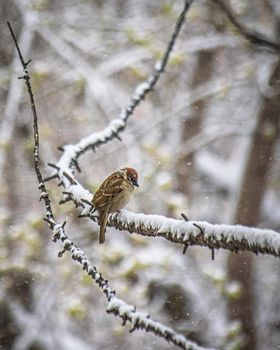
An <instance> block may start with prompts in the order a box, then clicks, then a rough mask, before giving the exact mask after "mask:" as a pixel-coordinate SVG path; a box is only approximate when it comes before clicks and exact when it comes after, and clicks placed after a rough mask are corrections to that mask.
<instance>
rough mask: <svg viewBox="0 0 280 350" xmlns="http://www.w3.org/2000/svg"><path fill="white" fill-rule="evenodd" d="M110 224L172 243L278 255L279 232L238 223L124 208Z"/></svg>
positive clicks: (279, 255)
mask: <svg viewBox="0 0 280 350" xmlns="http://www.w3.org/2000/svg"><path fill="white" fill-rule="evenodd" d="M109 225H110V226H114V227H115V228H117V229H118V230H126V231H129V232H130V233H136V234H140V235H143V236H150V237H163V238H165V239H167V240H168V241H170V242H172V243H179V244H183V245H188V246H191V245H197V246H203V247H209V248H214V249H219V248H223V249H227V250H231V251H235V252H238V251H250V252H253V253H255V254H269V255H273V256H276V257H280V234H279V233H278V232H276V231H272V230H263V229H258V228H254V227H252V228H251V227H246V226H241V225H224V224H222V225H213V224H210V223H208V222H205V221H195V222H194V221H189V222H186V221H184V220H175V219H172V218H166V217H165V216H160V215H145V214H134V213H131V212H129V211H126V210H122V211H121V212H120V213H116V214H113V215H111V216H110V217H109Z"/></svg>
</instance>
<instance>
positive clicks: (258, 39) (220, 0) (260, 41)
mask: <svg viewBox="0 0 280 350" xmlns="http://www.w3.org/2000/svg"><path fill="white" fill-rule="evenodd" d="M212 1H213V2H214V3H215V4H217V5H218V6H219V7H220V9H221V10H222V11H223V13H224V14H225V15H226V16H227V18H228V19H229V21H230V22H231V24H232V25H233V26H234V27H235V28H236V29H237V30H238V31H239V33H240V34H241V35H242V36H244V38H246V39H247V40H248V41H249V42H250V43H251V44H253V45H257V46H261V47H264V48H266V49H269V50H271V51H273V52H275V51H276V52H279V51H280V43H277V42H274V41H272V40H270V39H268V38H266V37H265V36H264V35H263V34H261V33H257V32H253V31H250V30H249V29H247V28H246V27H245V26H244V25H243V24H242V23H240V22H239V21H238V20H237V18H236V16H235V15H234V13H233V11H232V9H231V8H230V6H229V5H228V4H226V3H225V2H224V0H212Z"/></svg>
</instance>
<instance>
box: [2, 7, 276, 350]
mask: <svg viewBox="0 0 280 350" xmlns="http://www.w3.org/2000/svg"><path fill="white" fill-rule="evenodd" d="M229 2H230V4H231V6H232V8H233V10H234V12H235V13H236V15H237V18H238V19H239V20H240V21H242V22H243V23H244V24H246V26H247V27H249V28H253V29H257V30H258V31H260V32H262V33H264V34H265V35H267V36H268V37H270V38H276V39H277V38H278V39H279V37H280V35H279V29H280V6H279V1H278V0H246V1H241V0H240V1H239V0H231V1H229ZM181 7H182V1H179V0H177V1H155V0H154V1H150V0H142V1H139V0H138V1H136V0H129V1H128V0H117V1H112V0H111V1H110V0H108V1H98V0H82V1H74V0H69V1H65V0H64V1H57V0H37V1H36V0H32V1H27V0H10V1H3V0H2V1H0V17H1V21H0V28H1V40H0V70H1V74H0V82H1V83H0V102H1V103H0V114H1V125H0V136H1V137H0V171H1V176H0V182H1V185H0V195H1V207H0V280H1V283H0V315H1V317H0V348H2V349H7V350H8V349H17V350H19V349H21V350H35V349H36V350H47V349H64V350H71V349H80V350H87V349H131V348H137V349H140V348H141V349H169V348H172V347H171V346H168V344H167V343H165V342H164V341H162V340H161V339H157V338H155V337H154V336H152V335H151V336H150V335H148V336H147V335H146V334H145V333H141V332H134V333H133V335H129V333H128V330H127V328H126V327H122V326H121V323H120V322H119V320H117V319H115V318H114V317H112V316H110V315H107V314H106V312H105V300H104V298H103V295H101V293H100V291H99V290H98V289H97V288H96V287H95V286H94V285H93V284H92V283H91V281H90V280H89V278H88V277H86V276H85V275H84V274H83V273H82V272H81V269H80V267H79V266H76V265H75V264H73V263H72V262H71V261H70V259H69V256H67V254H65V256H64V257H63V258H62V259H58V258H57V253H58V249H59V247H58V246H55V245H54V244H53V243H52V242H51V237H50V231H49V230H48V228H47V226H46V225H45V223H43V222H42V220H41V219H42V217H43V215H44V214H43V213H44V208H43V205H42V204H41V203H38V194H39V192H38V191H37V183H36V178H35V175H34V171H33V165H32V152H31V151H32V148H33V140H32V121H31V112H30V107H29V101H28V98H27V94H26V90H25V87H24V84H23V83H22V81H18V80H17V79H16V78H17V76H19V75H20V74H21V68H20V65H19V62H18V59H17V57H16V55H15V52H14V45H13V43H12V40H11V37H10V35H9V32H8V29H7V27H6V21H7V20H9V21H11V23H12V25H13V27H14V29H15V31H16V33H17V36H18V37H19V38H20V44H21V47H22V49H23V52H24V55H25V57H27V58H32V64H31V65H30V71H31V72H32V86H33V89H34V94H35V99H36V103H37V109H38V115H39V122H40V136H41V158H42V167H43V169H44V173H45V175H47V174H48V173H49V170H48V167H47V165H46V163H47V162H55V161H56V160H57V159H58V157H59V151H57V150H56V148H57V146H61V145H63V144H67V143H75V142H77V141H78V140H79V139H81V138H82V137H84V136H87V135H88V134H89V133H91V132H94V131H99V130H101V129H102V128H104V127H105V126H106V125H107V123H108V122H109V121H110V120H111V119H112V118H114V117H116V116H117V115H118V113H119V111H120V109H121V108H122V107H123V106H125V104H126V103H127V102H128V101H129V98H130V96H131V94H132V92H133V91H134V89H135V87H136V86H137V84H139V83H141V82H142V81H143V79H145V78H146V77H147V76H148V75H149V74H150V73H151V70H152V67H153V64H154V62H155V61H156V60H157V59H158V58H159V57H160V55H161V53H162V51H163V50H164V48H165V46H166V44H167V40H168V38H169V36H170V34H171V31H172V29H173V26H174V23H175V20H176V18H177V16H178V14H179V11H180V10H181ZM279 71H280V65H279V59H278V57H277V55H275V54H271V53H268V52H265V51H264V50H260V49H258V50H257V49H255V48H252V47H251V46H250V45H249V44H248V43H247V42H246V41H245V40H243V39H242V38H241V37H240V36H239V35H238V33H237V32H236V30H235V29H234V28H233V27H232V25H230V24H229V22H228V20H227V19H226V17H225V16H224V15H223V14H222V13H221V12H220V10H219V9H218V8H217V7H215V6H214V5H213V4H212V3H211V1H210V0H208V1H204V0H199V1H194V4H193V6H192V8H191V10H190V11H189V12H188V15H187V21H186V23H185V25H184V28H183V30H182V33H181V34H180V36H179V39H178V41H177V43H176V46H175V50H174V52H173V54H172V57H171V60H170V63H169V65H168V67H167V69H166V71H165V73H164V74H163V76H162V77H161V79H160V81H159V83H158V84H157V86H156V89H155V91H154V92H152V93H151V94H150V95H149V96H148V97H147V99H146V100H145V101H144V102H143V103H141V105H140V106H139V108H137V110H136V111H135V113H134V115H133V116H132V117H131V119H130V120H129V124H128V127H127V129H126V131H125V132H124V133H123V134H122V138H123V142H119V141H117V140H116V141H113V142H112V143H109V144H107V145H106V146H103V147H101V148H99V149H98V152H96V153H95V154H93V153H90V152H89V153H87V154H86V155H84V156H83V157H82V158H81V163H80V166H81V168H82V173H81V175H79V176H80V177H79V180H80V181H81V182H82V183H83V184H84V186H85V187H87V188H88V189H89V190H91V191H95V190H96V188H97V187H98V186H99V184H100V182H101V181H102V179H103V178H104V177H106V176H107V175H109V174H110V173H111V172H112V171H114V170H116V169H117V168H119V167H121V166H125V165H130V166H133V167H135V168H136V169H137V170H138V172H139V175H140V189H139V191H138V192H137V193H136V195H135V196H134V198H133V200H132V201H131V202H130V204H129V205H128V209H129V210H132V211H135V212H144V213H154V214H162V215H167V216H171V217H174V218H179V217H180V213H181V212H184V213H185V214H186V215H187V216H188V217H189V218H190V219H193V220H207V221H209V222H211V223H241V224H245V225H251V226H259V227H266V228H272V229H276V230H279V229H280V219H279V218H280V209H279V208H280V191H279V188H280V178H279V174H280V172H279V162H280V149H279V146H280V144H279V110H280V109H279V107H280V104H279V91H280V90H279ZM47 186H48V189H49V191H50V193H51V198H52V200H53V202H54V203H58V201H59V199H60V197H61V191H60V188H58V187H57V184H56V183H55V181H54V182H52V183H48V184H47ZM54 211H55V214H56V215H57V216H58V219H59V218H61V220H63V219H64V218H65V217H66V218H67V223H68V224H67V227H68V232H69V234H70V235H71V238H72V239H73V240H74V241H75V242H77V243H78V245H79V246H80V247H81V248H82V249H84V250H85V252H86V254H87V255H88V257H89V258H90V259H91V260H92V262H93V263H94V264H95V265H97V266H98V267H99V269H100V270H101V272H102V273H104V276H106V278H108V279H109V280H110V282H111V284H112V286H113V288H114V289H116V290H117V291H118V293H119V295H120V296H121V297H122V298H124V299H125V300H126V301H127V302H130V303H134V304H136V305H137V307H138V308H140V309H143V310H145V311H147V312H149V313H151V314H152V315H153V318H154V319H158V320H160V321H161V322H163V323H165V324H167V325H169V326H171V327H173V328H174V329H175V330H176V331H178V332H181V333H183V334H185V335H186V336H187V337H189V338H190V339H193V340H196V341H198V342H199V343H200V344H202V345H205V346H213V347H218V348H223V349H253V348H255V349H275V348H276V347H277V346H279V344H280V332H279V328H280V316H279V315H280V312H279V306H280V294H279V288H280V263H279V260H277V259H276V258H272V257H266V256H259V257H255V256H252V254H239V255H236V254H229V253H227V252H222V251H219V252H216V254H215V261H212V260H211V254H210V251H209V250H207V249H206V248H190V249H189V250H188V251H187V254H186V256H183V255H182V254H181V252H182V250H181V248H182V247H179V246H175V245H171V244H170V243H168V242H166V241H164V240H162V239H154V238H150V239H148V238H143V237H140V236H136V235H129V234H127V233H125V232H118V231H116V230H114V229H108V232H107V241H106V244H105V245H104V246H99V245H98V244H97V232H98V226H97V225H93V224H92V223H90V222H89V221H88V220H86V219H83V220H80V219H78V218H77V211H76V210H75V209H74V208H73V206H72V205H71V204H67V205H64V206H59V205H58V204H55V207H54Z"/></svg>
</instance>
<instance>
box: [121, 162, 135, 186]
mask: <svg viewBox="0 0 280 350" xmlns="http://www.w3.org/2000/svg"><path fill="white" fill-rule="evenodd" d="M120 173H121V174H122V176H123V177H124V179H126V180H128V181H129V182H130V183H131V184H132V186H134V187H139V185H138V174H137V171H136V170H135V169H133V168H128V167H126V168H123V169H121V170H120Z"/></svg>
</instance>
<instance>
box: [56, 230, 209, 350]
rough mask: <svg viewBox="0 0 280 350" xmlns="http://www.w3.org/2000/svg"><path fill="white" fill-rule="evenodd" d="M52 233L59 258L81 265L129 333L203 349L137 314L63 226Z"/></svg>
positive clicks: (183, 347) (148, 318)
mask: <svg viewBox="0 0 280 350" xmlns="http://www.w3.org/2000/svg"><path fill="white" fill-rule="evenodd" d="M53 232H54V240H55V241H57V240H61V241H62V242H63V250H62V251H61V252H60V256H61V255H62V254H63V253H64V252H65V251H69V252H70V253H71V256H72V259H73V260H75V261H77V262H78V263H80V264H81V265H82V267H83V270H85V271H86V273H87V274H88V275H89V276H91V278H92V279H93V280H94V281H95V283H96V284H97V285H98V286H99V288H100V289H101V291H102V292H103V293H104V294H105V296H106V299H107V301H108V305H107V312H108V313H113V314H114V315H115V316H119V317H120V318H121V319H122V320H123V326H124V325H125V324H126V322H129V323H131V325H132V328H131V330H130V332H133V331H134V330H145V331H146V332H150V333H154V334H155V335H157V336H159V337H161V338H163V339H165V340H166V341H168V342H170V343H173V344H174V345H177V346H178V347H180V348H181V349H185V350H203V349H205V348H203V347H200V346H199V345H197V344H196V343H194V342H192V341H189V340H187V339H186V338H185V337H184V336H183V335H180V334H177V333H175V332H174V331H173V330H172V329H171V328H169V327H166V326H164V325H162V324H161V323H160V322H155V321H153V320H152V319H151V318H150V315H149V314H147V313H144V312H139V311H137V310H136V307H135V306H133V305H129V304H127V303H126V302H125V301H123V300H121V299H119V298H117V297H116V292H115V291H114V290H113V289H112V288H111V287H110V285H109V282H108V281H107V280H105V279H104V278H103V277H102V275H101V273H99V272H98V271H97V269H96V267H95V266H93V265H92V264H91V263H90V261H89V260H88V258H87V257H86V255H85V253H84V252H83V251H82V250H81V249H80V248H77V247H76V246H75V245H74V243H73V242H72V241H71V240H70V239H69V238H68V237H67V236H66V234H65V230H64V225H59V224H56V225H55V227H54V229H53ZM205 350H206V349H205Z"/></svg>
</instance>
